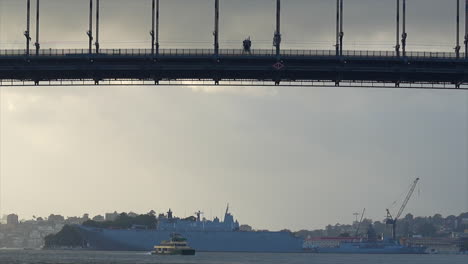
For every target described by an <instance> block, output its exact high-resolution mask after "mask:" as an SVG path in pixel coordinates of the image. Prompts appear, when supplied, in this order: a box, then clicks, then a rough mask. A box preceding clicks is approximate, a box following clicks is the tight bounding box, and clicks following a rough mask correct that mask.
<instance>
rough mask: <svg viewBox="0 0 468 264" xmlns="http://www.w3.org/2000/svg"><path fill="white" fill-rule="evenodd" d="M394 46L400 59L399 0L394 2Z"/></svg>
mask: <svg viewBox="0 0 468 264" xmlns="http://www.w3.org/2000/svg"><path fill="white" fill-rule="evenodd" d="M396 9H397V10H396V45H395V53H396V56H397V57H400V0H396Z"/></svg>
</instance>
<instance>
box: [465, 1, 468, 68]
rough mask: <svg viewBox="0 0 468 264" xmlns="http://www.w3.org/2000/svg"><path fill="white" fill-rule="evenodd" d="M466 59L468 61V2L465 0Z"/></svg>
mask: <svg viewBox="0 0 468 264" xmlns="http://www.w3.org/2000/svg"><path fill="white" fill-rule="evenodd" d="M465 59H468V0H465Z"/></svg>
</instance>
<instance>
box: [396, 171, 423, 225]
mask: <svg viewBox="0 0 468 264" xmlns="http://www.w3.org/2000/svg"><path fill="white" fill-rule="evenodd" d="M418 181H419V178H416V180H414V182H413V184H412V185H411V188H410V190H409V192H408V194H407V195H406V198H405V200H404V201H403V204H402V205H401V207H400V211H398V214H397V215H396V217H395V220H397V219H399V218H400V216H401V214H402V213H403V211H404V210H405V207H406V205H407V204H408V202H409V200H410V198H411V196H412V195H413V192H414V189H416V185H417V184H418Z"/></svg>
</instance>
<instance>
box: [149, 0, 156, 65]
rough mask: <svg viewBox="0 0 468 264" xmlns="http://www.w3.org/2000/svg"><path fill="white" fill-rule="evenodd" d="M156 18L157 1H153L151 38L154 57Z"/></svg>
mask: <svg viewBox="0 0 468 264" xmlns="http://www.w3.org/2000/svg"><path fill="white" fill-rule="evenodd" d="M155 17H156V0H153V1H152V5H151V31H150V36H151V55H153V56H154V43H155V42H156V41H155V35H154V34H155V33H154V32H155V23H154V20H155Z"/></svg>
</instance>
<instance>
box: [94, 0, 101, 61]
mask: <svg viewBox="0 0 468 264" xmlns="http://www.w3.org/2000/svg"><path fill="white" fill-rule="evenodd" d="M94 45H96V54H99V47H100V46H99V0H96V43H95V44H94Z"/></svg>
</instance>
